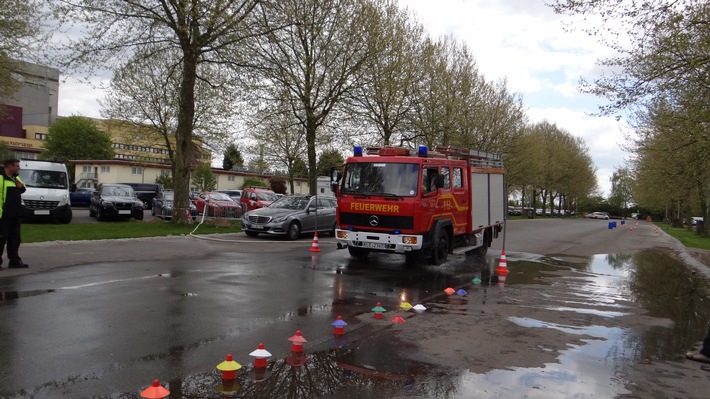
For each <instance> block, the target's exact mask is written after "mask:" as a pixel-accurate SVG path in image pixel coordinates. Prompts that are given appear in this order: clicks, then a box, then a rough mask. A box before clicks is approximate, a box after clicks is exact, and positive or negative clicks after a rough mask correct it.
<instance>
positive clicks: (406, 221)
mask: <svg viewBox="0 0 710 399" xmlns="http://www.w3.org/2000/svg"><path fill="white" fill-rule="evenodd" d="M370 216H372V215H371V214H366V213H351V212H340V223H341V224H344V225H353V226H365V227H372V226H371V225H370ZM376 216H377V218H378V219H379V222H378V223H377V228H383V229H411V228H414V218H413V217H411V216H394V215H376Z"/></svg>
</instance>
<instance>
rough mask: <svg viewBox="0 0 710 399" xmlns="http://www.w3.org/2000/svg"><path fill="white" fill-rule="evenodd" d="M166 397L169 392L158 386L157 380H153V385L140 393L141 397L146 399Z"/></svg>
mask: <svg viewBox="0 0 710 399" xmlns="http://www.w3.org/2000/svg"><path fill="white" fill-rule="evenodd" d="M168 395H170V391H168V390H167V389H165V388H164V387H163V386H162V385H160V381H158V380H153V384H151V385H150V386H149V387H148V388H146V389H144V390H143V392H141V397H143V398H147V399H162V398H164V397H166V396H168Z"/></svg>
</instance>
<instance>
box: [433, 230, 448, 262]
mask: <svg viewBox="0 0 710 399" xmlns="http://www.w3.org/2000/svg"><path fill="white" fill-rule="evenodd" d="M450 248H451V243H450V242H449V234H448V233H447V232H446V230H444V229H440V230H439V231H438V232H437V233H436V238H435V239H434V247H433V248H432V249H431V263H432V264H433V265H437V266H438V265H440V264H442V263H444V262H446V260H447V259H448V258H449V249H450Z"/></svg>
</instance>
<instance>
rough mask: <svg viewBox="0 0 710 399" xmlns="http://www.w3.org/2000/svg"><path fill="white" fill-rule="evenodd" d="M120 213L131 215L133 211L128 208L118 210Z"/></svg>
mask: <svg viewBox="0 0 710 399" xmlns="http://www.w3.org/2000/svg"><path fill="white" fill-rule="evenodd" d="M118 214H119V215H130V214H131V211H130V210H128V209H126V210H124V209H121V210H119V211H118Z"/></svg>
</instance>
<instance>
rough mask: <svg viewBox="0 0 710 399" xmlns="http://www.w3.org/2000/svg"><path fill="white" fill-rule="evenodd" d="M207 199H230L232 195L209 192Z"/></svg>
mask: <svg viewBox="0 0 710 399" xmlns="http://www.w3.org/2000/svg"><path fill="white" fill-rule="evenodd" d="M209 199H211V200H213V201H232V197H230V196H228V195H227V194H224V193H210V194H209Z"/></svg>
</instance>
